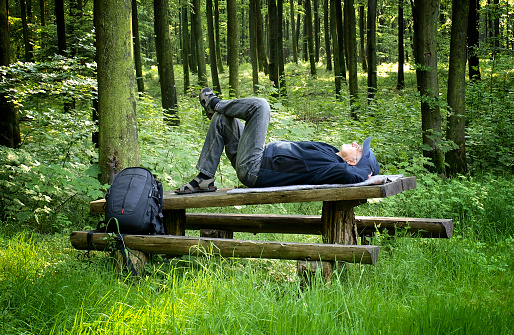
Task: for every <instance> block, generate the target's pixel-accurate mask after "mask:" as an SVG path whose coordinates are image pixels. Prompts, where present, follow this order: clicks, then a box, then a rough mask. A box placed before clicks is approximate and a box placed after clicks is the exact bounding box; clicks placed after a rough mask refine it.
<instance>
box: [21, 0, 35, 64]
mask: <svg viewBox="0 0 514 335" xmlns="http://www.w3.org/2000/svg"><path fill="white" fill-rule="evenodd" d="M19 1H20V2H19V4H20V11H21V26H22V28H23V44H24V45H25V61H26V62H32V61H33V58H34V48H33V47H32V41H31V38H30V32H29V26H28V22H27V6H26V4H25V0H19Z"/></svg>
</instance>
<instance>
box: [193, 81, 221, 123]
mask: <svg viewBox="0 0 514 335" xmlns="http://www.w3.org/2000/svg"><path fill="white" fill-rule="evenodd" d="M198 98H199V100H200V105H202V107H203V109H204V110H205V114H206V115H207V117H208V118H209V119H211V118H212V115H213V114H214V109H213V108H212V107H211V104H210V102H211V100H212V99H218V100H219V98H218V97H217V96H216V94H214V92H213V91H212V90H211V89H210V88H209V87H204V88H202V90H201V91H200V94H199V95H198Z"/></svg>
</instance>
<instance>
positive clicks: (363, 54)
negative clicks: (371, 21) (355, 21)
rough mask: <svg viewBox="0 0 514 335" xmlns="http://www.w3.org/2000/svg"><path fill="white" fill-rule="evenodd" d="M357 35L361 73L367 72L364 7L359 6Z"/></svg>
mask: <svg viewBox="0 0 514 335" xmlns="http://www.w3.org/2000/svg"><path fill="white" fill-rule="evenodd" d="M359 35H360V43H359V50H360V52H359V55H360V57H359V59H360V62H361V66H362V71H365V72H367V71H368V62H367V60H366V38H365V36H366V12H365V10H364V5H360V6H359Z"/></svg>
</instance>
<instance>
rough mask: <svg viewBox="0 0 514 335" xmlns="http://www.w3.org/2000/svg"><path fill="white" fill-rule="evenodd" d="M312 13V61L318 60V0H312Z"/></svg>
mask: <svg viewBox="0 0 514 335" xmlns="http://www.w3.org/2000/svg"><path fill="white" fill-rule="evenodd" d="M312 5H313V10H312V14H313V15H314V22H313V23H314V61H315V62H316V63H317V62H319V48H320V22H319V13H318V12H319V4H318V0H312Z"/></svg>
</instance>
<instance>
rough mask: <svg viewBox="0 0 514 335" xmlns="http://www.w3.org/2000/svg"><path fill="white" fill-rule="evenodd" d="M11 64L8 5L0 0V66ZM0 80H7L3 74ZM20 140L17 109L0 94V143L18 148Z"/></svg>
mask: <svg viewBox="0 0 514 335" xmlns="http://www.w3.org/2000/svg"><path fill="white" fill-rule="evenodd" d="M9 64H11V39H10V34H9V7H8V5H7V0H0V66H9ZM0 80H2V81H8V80H9V79H8V78H5V74H3V73H2V74H1V77H0ZM20 142H21V135H20V125H19V120H18V111H17V109H16V107H15V106H14V104H13V103H12V102H11V101H9V100H8V99H7V97H6V96H5V94H0V145H3V146H6V147H9V148H18V147H19V145H20Z"/></svg>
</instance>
